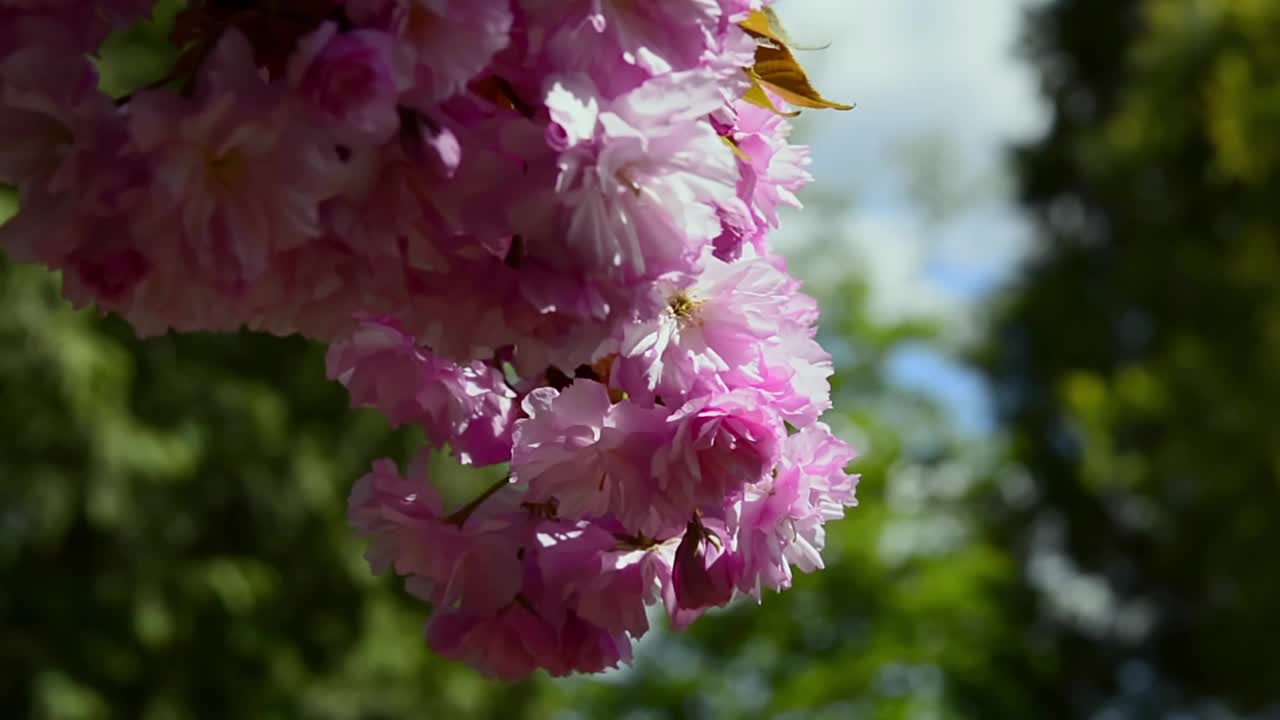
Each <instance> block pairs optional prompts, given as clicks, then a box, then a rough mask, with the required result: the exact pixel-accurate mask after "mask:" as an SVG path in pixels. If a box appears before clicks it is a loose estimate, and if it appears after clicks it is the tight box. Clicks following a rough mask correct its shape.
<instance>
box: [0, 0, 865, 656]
mask: <svg viewBox="0 0 1280 720" xmlns="http://www.w3.org/2000/svg"><path fill="white" fill-rule="evenodd" d="M767 4H768V3H767V2H763V0H646V1H645V2H633V1H631V0H273V1H272V2H251V1H247V0H193V1H192V2H189V3H188V4H187V7H186V9H185V10H183V11H182V12H181V14H180V15H179V16H178V18H177V21H176V28H175V30H174V33H173V36H172V39H173V43H174V45H175V48H176V49H177V50H178V54H177V60H176V62H175V63H174V65H173V67H172V68H170V69H169V72H168V74H167V75H165V76H163V77H158V78H156V81H155V82H154V83H152V84H149V85H147V86H146V87H143V88H139V89H137V90H136V91H134V92H132V93H130V94H127V95H124V96H121V97H109V96H107V95H105V94H103V93H102V92H101V91H100V90H99V82H98V78H97V75H96V71H95V64H94V62H95V60H94V54H95V52H96V51H97V49H98V48H99V47H100V46H101V44H102V43H103V41H104V39H105V38H106V37H107V36H108V35H109V34H110V33H112V32H114V31H116V30H120V29H122V28H125V27H127V26H128V25H129V24H131V23H133V22H136V21H138V20H139V19H141V18H144V17H145V16H146V15H147V14H148V12H149V11H150V5H151V3H150V2H141V1H139V0H114V1H111V2H95V3H91V4H85V3H81V2H75V1H73V0H46V1H43V2H33V1H31V0H0V138H3V144H0V183H2V184H8V185H11V186H14V187H16V188H17V189H18V191H19V197H20V208H21V210H20V212H19V214H18V215H17V216H16V217H15V218H14V219H13V220H11V221H10V222H9V223H7V224H5V225H3V226H0V247H3V248H4V249H5V250H6V251H7V252H8V253H9V254H10V255H11V256H12V257H14V258H16V259H19V260H23V261H28V262H38V263H42V264H44V265H46V266H48V267H50V268H53V269H55V270H57V271H60V273H61V275H62V283H63V292H64V293H65V294H66V296H67V297H68V298H70V299H71V300H72V301H73V302H75V303H77V304H80V305H94V306H96V307H98V308H99V309H101V310H103V311H109V312H114V313H117V314H119V315H121V316H122V317H124V318H126V319H127V320H128V321H129V322H130V323H131V324H132V325H133V326H134V327H135V328H136V330H137V331H138V332H139V333H140V334H143V335H146V334H156V333H164V332H168V331H208V330H230V329H235V328H241V327H248V328H252V329H259V330H264V331H267V332H271V333H276V334H291V333H300V334H303V335H306V336H308V337H312V338H316V339H319V340H322V341H325V342H328V343H330V351H329V355H328V366H329V367H328V370H329V373H330V375H331V377H332V378H334V379H336V380H338V381H339V382H341V383H342V384H343V385H345V386H346V388H347V389H348V391H349V393H350V395H351V398H352V402H353V404H355V405H357V406H367V407H375V408H377V409H379V410H380V411H381V412H382V413H383V414H384V415H385V416H386V417H387V418H388V419H389V420H390V421H391V422H393V423H395V424H408V425H413V426H417V427H420V428H421V429H422V430H423V431H424V432H425V434H426V437H427V438H428V439H429V440H430V442H431V444H432V445H433V446H435V447H447V448H448V449H449V450H450V451H451V452H452V454H453V455H454V456H455V457H456V458H457V459H458V460H459V461H460V462H462V463H465V464H469V465H475V466H488V465H499V464H507V468H508V471H507V472H506V478H505V479H504V480H503V481H502V482H500V483H498V484H496V485H495V486H493V487H491V488H488V489H487V490H484V491H483V492H482V493H481V494H479V496H478V497H476V498H475V499H474V500H472V501H471V502H469V503H466V504H465V505H463V506H462V507H457V508H454V507H445V503H444V501H443V499H442V497H441V495H440V494H439V493H438V492H437V490H436V489H435V487H434V486H433V485H432V480H431V479H430V478H428V477H427V472H426V468H427V463H426V455H425V453H426V452H427V451H426V450H424V451H423V452H424V455H423V456H422V457H419V458H418V459H417V460H415V462H414V463H413V464H412V465H411V466H410V467H409V468H408V470H407V472H405V473H404V474H402V473H401V472H400V469H399V468H398V467H397V466H396V465H395V464H394V463H392V462H390V461H385V460H384V461H380V462H378V463H376V464H375V465H374V467H373V470H372V472H371V473H370V474H369V475H367V476H366V477H364V478H362V479H361V480H360V481H359V482H358V483H357V485H356V487H355V489H354V491H353V493H352V496H351V501H350V515H349V516H350V522H351V524H352V526H353V527H354V528H355V529H356V530H357V531H358V532H360V533H361V534H362V535H364V536H365V537H367V538H368V541H369V543H370V550H369V559H370V561H371V563H372V564H373V566H374V568H375V570H377V571H379V572H381V571H387V570H390V571H394V572H395V573H397V574H398V575H401V576H403V577H404V578H406V581H407V587H408V590H409V591H410V592H411V593H413V594H414V595H416V596H418V597H420V598H422V599H423V600H424V601H426V602H428V603H430V604H431V606H432V607H433V610H432V613H431V617H430V621H429V623H428V627H427V639H428V642H429V644H430V646H431V647H432V648H433V649H434V650H435V651H436V652H438V653H440V654H442V655H445V656H448V657H451V658H455V659H458V660H461V661H464V662H467V663H469V664H471V665H473V666H475V667H477V668H479V669H480V670H482V671H484V672H486V673H488V674H491V675H494V676H498V677H502V678H518V677H522V676H524V675H526V674H528V673H530V672H531V671H533V670H535V669H538V668H542V669H545V670H546V671H548V672H550V673H551V674H554V675H563V674H568V673H573V672H597V671H601V670H604V669H606V668H610V667H615V666H617V665H618V664H619V663H622V662H626V661H628V660H629V659H630V655H631V648H632V645H633V643H634V641H635V640H636V639H638V638H639V637H641V636H642V635H643V634H644V633H645V632H646V631H647V630H648V627H649V619H648V612H647V609H648V608H649V607H650V606H655V607H656V606H661V607H662V608H664V609H665V612H666V614H667V615H668V616H669V618H670V621H671V622H672V624H673V625H675V626H676V627H684V626H686V625H687V624H688V623H690V622H692V621H693V620H694V619H696V618H697V617H698V616H699V615H700V614H702V613H703V612H705V611H706V610H707V609H709V608H714V607H719V606H723V605H726V604H727V603H729V602H730V601H732V600H733V599H734V598H735V597H737V596H747V597H751V598H754V599H755V600H757V601H759V600H760V598H761V593H762V591H764V590H766V589H770V590H783V589H785V588H787V587H789V586H790V585H791V582H792V570H793V568H798V569H799V570H801V571H805V572H808V571H812V570H814V569H817V568H820V567H822V558H821V555H820V551H821V550H822V547H823V544H824V534H823V527H824V524H825V523H826V522H827V521H828V520H832V519H835V518H838V517H841V516H842V515H843V512H844V509H845V508H846V507H848V506H852V505H854V504H855V497H854V490H855V485H856V477H854V476H850V475H848V474H846V472H845V469H844V468H845V466H846V465H847V464H848V463H849V462H850V461H851V460H852V458H853V452H852V451H851V450H850V449H849V448H848V447H847V446H846V445H845V444H844V443H843V442H842V441H840V440H839V439H837V438H836V437H835V436H834V435H833V434H832V433H831V431H830V429H829V428H828V427H827V426H826V425H824V424H823V423H822V422H821V421H820V420H819V416H820V415H821V414H822V413H823V412H824V411H825V410H827V409H828V408H829V407H830V399H829V395H830V393H829V388H828V378H829V377H830V375H831V373H832V368H831V362H830V358H829V356H828V355H827V354H826V353H825V352H824V351H823V349H822V348H821V347H820V346H819V345H818V343H817V342H816V341H815V325H816V322H817V317H818V310H817V305H816V303H815V302H814V301H813V300H812V299H811V298H809V297H807V296H805V295H803V294H802V293H801V292H800V288H799V283H798V282H797V281H795V280H794V279H793V278H791V277H790V276H789V275H788V274H787V271H786V267H785V264H784V263H783V261H782V260H781V259H780V258H779V257H778V256H776V255H774V254H773V253H772V252H771V250H770V248H769V245H768V235H769V233H770V231H771V230H773V229H774V228H776V227H777V225H778V222H779V218H778V209H779V208H780V207H782V206H795V207H798V206H799V202H798V201H797V199H796V196H795V193H796V191H797V190H799V188H801V187H802V186H803V185H805V184H806V183H807V182H808V181H809V180H810V176H809V174H808V172H807V170H806V167H807V165H808V163H809V157H808V153H807V150H806V149H804V148H802V147H798V146H795V145H792V144H791V143H790V142H789V139H788V136H789V133H790V128H789V125H788V124H787V122H786V120H785V118H784V117H782V115H781V114H780V112H779V110H778V109H779V108H782V107H785V105H786V104H785V102H784V101H785V100H786V99H788V98H787V97H786V94H785V93H783V94H782V95H775V94H773V93H772V92H771V91H770V90H769V89H768V88H766V87H762V86H761V84H760V83H759V82H758V80H759V78H758V76H757V75H756V74H754V72H744V69H750V68H752V67H753V64H755V63H756V59H757V53H758V52H759V50H760V48H761V47H762V46H764V47H767V48H770V50H771V52H773V53H775V54H776V53H779V52H785V47H782V46H780V45H779V43H780V40H779V38H778V37H777V36H776V35H774V34H773V33H772V32H769V31H761V30H760V26H759V25H756V26H755V30H754V31H753V30H752V29H751V27H749V26H748V25H747V23H748V21H750V20H752V19H753V18H754V19H756V20H759V19H760V18H761V17H762V16H763V13H764V11H765V9H764V8H763V7H762V5H767ZM805 87H807V84H806V85H805ZM753 94H754V98H753V97H752V95H753ZM761 99H763V102H761V101H760V100H761ZM824 102H825V101H824ZM478 490H481V489H478Z"/></svg>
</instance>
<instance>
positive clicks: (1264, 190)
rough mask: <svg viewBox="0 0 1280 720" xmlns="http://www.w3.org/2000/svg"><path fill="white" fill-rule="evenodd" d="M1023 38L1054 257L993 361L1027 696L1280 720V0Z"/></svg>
mask: <svg viewBox="0 0 1280 720" xmlns="http://www.w3.org/2000/svg"><path fill="white" fill-rule="evenodd" d="M1027 38H1028V46H1029V48H1030V52H1031V55H1032V57H1033V59H1034V61H1035V62H1036V64H1037V66H1038V68H1039V71H1040V75H1041V79H1042V84H1043V87H1044V90H1045V93H1046V95H1047V96H1048V98H1049V99H1050V100H1051V102H1052V107H1053V122H1052V127H1051V130H1050V131H1049V133H1048V134H1047V135H1046V136H1045V137H1044V138H1043V139H1042V140H1040V141H1039V142H1037V143H1035V144H1033V145H1031V146H1029V147H1025V148H1023V149H1021V151H1020V152H1019V153H1018V166H1019V170H1020V175H1021V181H1022V194H1023V198H1024V200H1025V202H1026V204H1027V206H1028V207H1029V208H1030V209H1031V210H1032V211H1033V213H1034V215H1035V217H1036V220H1037V223H1038V226H1039V228H1040V231H1041V232H1040V234H1041V236H1042V238H1043V241H1044V253H1043V255H1042V257H1041V258H1040V259H1039V260H1038V261H1036V262H1035V263H1034V264H1033V266H1032V267H1031V268H1030V270H1029V272H1028V273H1027V275H1026V277H1025V279H1024V281H1023V282H1022V283H1021V284H1020V286H1019V287H1018V288H1016V290H1015V291H1014V292H1013V293H1012V294H1011V296H1010V297H1009V298H1008V300H1007V302H1006V303H1005V306H1004V307H1003V309H1002V311H1001V313H1000V317H999V320H998V322H997V326H996V330H995V332H994V333H993V335H992V337H991V340H990V346H989V348H988V350H987V351H986V353H985V362H986V365H987V367H988V370H989V373H990V377H991V378H992V380H993V382H994V385H995V388H996V391H997V395H998V398H999V401H1000V407H1001V412H1002V416H1003V419H1004V423H1005V426H1006V427H1007V428H1008V430H1009V432H1010V434H1011V436H1012V446H1013V452H1014V456H1015V459H1016V460H1017V461H1018V462H1020V463H1021V464H1022V465H1024V466H1025V467H1027V468H1028V469H1029V470H1030V473H1031V476H1032V478H1033V480H1034V487H1035V490H1036V497H1035V499H1034V502H1031V503H1029V504H1026V505H1024V506H1021V507H1017V508H1011V512H1010V513H1009V515H1008V518H1007V522H1006V523H1005V524H1004V530H1005V532H1006V533H1007V535H1006V541H1007V542H1008V543H1009V544H1010V545H1011V546H1012V547H1016V548H1017V551H1018V553H1019V556H1020V558H1021V559H1022V562H1023V565H1022V567H1023V570H1024V580H1025V582H1026V584H1027V587H1028V590H1029V595H1027V596H1026V602H1025V603H1023V604H1022V605H1021V606H1020V607H1019V606H1018V605H1017V604H1015V605H1014V606H1012V607H1011V609H1010V612H1011V613H1013V614H1014V615H1015V616H1020V617H1021V618H1022V622H1025V623H1026V624H1027V634H1026V641H1025V642H1026V646H1027V648H1028V650H1029V651H1030V652H1031V653H1032V654H1033V655H1034V657H1036V658H1037V662H1036V663H1035V664H1033V665H1031V666H1030V667H1031V668H1032V675H1033V678H1032V679H1029V680H1028V686H1029V687H1032V688H1034V691H1035V692H1036V696H1037V697H1038V698H1039V699H1040V701H1041V702H1042V704H1043V706H1044V707H1045V708H1049V709H1052V710H1053V711H1054V712H1056V713H1057V714H1060V715H1063V716H1086V715H1091V714H1093V713H1095V712H1098V711H1103V710H1110V711H1113V712H1116V713H1119V715H1118V716H1120V717H1164V716H1166V714H1167V713H1173V712H1175V711H1182V712H1189V713H1191V715H1192V716H1195V717H1205V716H1212V715H1213V713H1218V712H1221V713H1228V712H1232V713H1245V714H1252V713H1266V712H1271V713H1275V712H1280V710H1278V709H1277V707H1278V706H1277V705H1276V703H1277V701H1280V660H1277V656H1276V654H1275V652H1274V650H1273V648H1271V647H1270V644H1271V643H1270V642H1269V639H1270V638H1275V637H1280V615H1277V613H1276V612H1275V608H1276V607H1277V605H1280V574H1277V573H1275V572H1274V571H1273V570H1272V569H1271V567H1272V566H1271V562H1272V560H1271V558H1272V556H1273V555H1274V554H1275V552H1276V549H1277V548H1280V524H1277V523H1276V522H1275V521H1274V517H1273V516H1274V513H1275V511H1276V509H1277V508H1280V450H1278V448H1280V414H1278V413H1277V410H1276V407H1277V405H1278V404H1280V282H1277V280H1278V279H1280V203H1278V202H1277V199H1278V198H1280V134H1278V133H1277V128H1280V4H1277V3H1275V2H1266V1H1247V0H1239V1H1229V0H1218V1H1212V0H1207V1H1204V2H1183V1H1182V0H1145V1H1144V2H1123V3H1116V2H1111V1H1110V0H1062V1H1061V2H1057V3H1054V4H1052V5H1050V6H1049V7H1047V8H1046V9H1045V10H1043V11H1041V12H1039V13H1038V14H1037V15H1036V16H1035V17H1034V22H1033V23H1032V25H1031V27H1030V28H1029V31H1028V34H1027ZM1268 708H1270V709H1269V710H1268Z"/></svg>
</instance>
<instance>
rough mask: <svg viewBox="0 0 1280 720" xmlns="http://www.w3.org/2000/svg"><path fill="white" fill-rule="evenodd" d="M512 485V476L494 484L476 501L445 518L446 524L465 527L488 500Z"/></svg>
mask: <svg viewBox="0 0 1280 720" xmlns="http://www.w3.org/2000/svg"><path fill="white" fill-rule="evenodd" d="M510 484H511V476H509V475H508V476H507V477H504V478H502V479H501V480H499V481H498V482H496V483H494V484H493V486H492V487H490V488H489V489H488V490H485V491H484V492H482V493H480V495H479V497H477V498H476V499H475V500H472V501H471V502H469V503H467V504H466V505H463V506H462V507H461V508H458V510H457V512H455V513H453V514H452V515H450V516H449V517H447V518H445V522H447V523H450V524H452V525H457V526H458V527H462V526H463V525H465V524H466V522H467V520H468V519H470V518H471V514H472V513H474V512H475V511H476V509H477V508H479V507H480V506H481V505H483V504H484V502H485V501H486V500H488V499H489V498H491V497H493V496H494V494H495V493H497V492H498V491H499V490H501V489H502V488H504V487H506V486H507V485H510Z"/></svg>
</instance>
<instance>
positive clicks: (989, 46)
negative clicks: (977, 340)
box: [775, 0, 1048, 433]
mask: <svg viewBox="0 0 1280 720" xmlns="http://www.w3.org/2000/svg"><path fill="white" fill-rule="evenodd" d="M1036 4H1039V3H1038V2H1037V0H780V2H779V3H778V4H777V5H776V6H775V7H776V9H777V11H778V13H779V15H780V16H781V18H782V21H783V23H784V24H785V25H786V27H787V30H788V31H789V33H790V34H791V36H792V39H793V40H794V41H795V42H796V43H797V44H799V45H804V46H814V47H819V46H828V45H829V47H826V49H824V50H821V51H813V52H803V53H802V54H801V61H802V62H803V63H804V64H805V66H806V68H808V69H809V72H810V76H811V77H812V79H813V80H814V82H815V85H817V86H818V88H819V89H820V90H821V91H822V92H823V93H824V94H825V95H827V96H828V97H831V98H832V99H836V100H840V101H845V102H849V101H852V102H856V103H857V105H858V107H857V109H855V110H853V111H852V112H848V113H834V112H821V113H816V112H808V113H805V114H804V115H803V116H802V117H801V118H799V119H798V120H797V138H798V139H799V141H801V142H805V143H807V144H809V145H811V146H812V147H813V150H814V165H813V172H814V174H815V175H816V176H817V178H818V180H817V184H816V185H815V186H814V188H813V189H814V190H821V191H824V192H835V193H840V194H847V195H849V196H850V197H852V199H853V203H852V205H851V208H850V210H849V211H848V213H846V214H845V215H844V216H843V217H842V218H841V219H840V223H841V225H842V227H839V228H836V229H831V228H827V227H818V226H817V225H816V224H815V221H814V220H812V219H811V216H810V219H806V216H805V215H804V214H803V213H799V214H793V215H790V216H789V217H787V218H786V223H787V224H786V225H784V229H783V231H782V232H781V233H780V235H779V238H778V240H779V245H780V247H781V248H782V249H783V251H784V252H787V251H788V250H794V249H798V248H801V247H803V246H804V245H806V244H808V243H813V242H821V243H823V245H824V247H830V245H829V241H830V238H831V236H832V235H838V236H839V237H842V238H843V239H844V240H845V243H844V247H843V248H842V251H843V253H845V258H844V259H845V260H846V261H847V262H849V263H857V264H859V265H861V266H863V267H865V268H866V272H867V276H868V279H869V283H870V289H871V299H870V302H871V308H870V309H871V312H872V313H873V314H874V315H875V316H876V317H878V318H880V319H882V320H884V321H894V320H900V319H905V318H913V317H929V318H935V319H938V320H940V321H942V324H943V326H944V327H945V328H946V330H945V333H944V337H943V338H942V341H941V344H942V345H943V346H945V347H953V348H954V347H963V346H964V344H965V343H967V342H970V341H972V340H973V339H974V337H975V333H976V331H977V329H978V328H979V327H980V322H981V313H982V311H983V307H984V303H983V301H984V300H985V299H986V298H988V297H989V296H990V294H991V292H992V291H993V290H994V289H996V288H998V287H1000V286H1001V285H1002V284H1003V283H1006V282H1008V281H1009V280H1010V279H1011V277H1012V276H1013V273H1014V271H1015V270H1016V268H1017V265H1018V264H1019V263H1020V262H1021V261H1022V260H1023V259H1025V258H1026V257H1027V256H1028V255H1029V254H1030V253H1031V252H1033V250H1034V241H1033V234H1032V232H1031V228H1030V226H1029V225H1028V223H1027V221H1026V218H1025V217H1024V216H1023V215H1022V214H1021V212H1020V211H1019V209H1018V207H1017V205H1016V203H1015V202H1014V201H1013V198H1012V195H1011V187H1012V185H1013V183H1012V178H1011V177H1010V176H1009V171H1008V168H1007V164H1006V161H1005V160H1006V158H1005V151H1006V148H1007V147H1008V146H1009V145H1010V144H1012V143H1016V142H1025V141H1028V140H1033V139H1035V138H1036V137H1037V136H1039V135H1040V134H1041V133H1042V132H1043V131H1044V128H1045V124H1046V121H1047V118H1048V112H1047V108H1046V107H1045V105H1044V103H1043V102H1042V100H1041V98H1040V96H1039V93H1038V90H1037V87H1036V79H1035V76H1034V73H1033V71H1032V68H1031V67H1030V66H1029V65H1027V64H1026V63H1025V62H1023V61H1022V60H1021V59H1020V58H1019V57H1018V56H1017V54H1016V52H1015V51H1016V46H1017V42H1018V36H1019V31H1020V28H1021V22H1022V15H1023V12H1024V10H1025V9H1026V8H1028V7H1030V6H1033V5H1036ZM920 156H926V157H932V158H934V162H932V163H927V164H926V165H931V166H932V167H934V168H935V169H941V172H939V173H936V174H934V175H929V176H922V175H921V174H920V173H914V172H913V171H912V168H913V167H914V166H915V165H919V163H915V164H913V163H912V161H911V160H910V158H911V157H920ZM919 177H926V178H927V179H928V180H929V181H930V185H931V187H934V188H936V189H940V190H941V192H940V193H933V196H941V197H944V198H947V199H950V200H951V202H948V203H945V204H943V205H942V206H940V207H941V209H940V210H939V211H937V212H933V213H931V212H929V211H928V206H927V205H926V204H924V203H922V201H921V200H920V198H921V193H919V192H916V191H914V190H913V187H915V186H917V185H919V183H918V182H916V181H915V179H916V178H919ZM824 252H825V251H824ZM827 264H828V266H832V267H842V266H847V265H846V264H845V263H827ZM796 271H797V273H798V274H800V275H802V276H804V275H805V274H806V273H808V274H810V277H806V278H804V279H806V280H807V281H809V282H811V283H812V284H816V285H821V283H822V282H823V278H822V277H820V272H821V268H818V267H812V266H811V267H807V268H806V267H804V266H803V265H801V266H798V267H796ZM886 374H887V376H888V377H889V378H890V379H891V380H893V381H894V382H898V383H900V384H903V385H905V386H909V387H914V388H920V389H924V390H927V391H929V392H931V393H933V394H934V395H936V396H937V397H938V398H939V399H940V400H941V401H942V402H943V403H944V405H945V406H946V407H947V409H948V410H949V412H950V413H951V415H952V417H953V419H954V421H955V423H956V425H957V428H958V429H960V430H964V431H969V432H979V433H980V432H985V431H987V430H988V429H990V427H991V417H990V403H989V399H988V395H987V392H986V389H985V387H984V385H983V384H982V381H981V379H980V378H978V377H977V375H976V374H974V373H973V372H972V371H971V370H969V369H968V368H964V367H962V366H959V365H957V364H956V363H955V362H953V361H951V360H949V359H948V358H946V356H945V355H944V354H943V353H940V352H939V351H938V350H937V349H935V348H933V347H930V346H927V345H912V346H908V347H905V348H903V349H902V350H901V351H900V352H898V353H896V354H895V355H894V357H893V359H892V361H891V363H890V365H889V367H888V368H886Z"/></svg>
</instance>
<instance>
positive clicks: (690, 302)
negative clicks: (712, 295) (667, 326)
mask: <svg viewBox="0 0 1280 720" xmlns="http://www.w3.org/2000/svg"><path fill="white" fill-rule="evenodd" d="M702 302H703V301H701V300H695V299H693V298H691V297H689V296H688V294H686V293H678V294H677V295H676V296H675V297H673V298H671V302H670V303H668V305H667V307H668V309H669V310H670V311H671V314H672V316H674V317H675V318H676V319H677V320H680V321H681V322H688V321H690V320H693V317H694V314H695V313H697V311H698V308H699V307H700V306H701V305H702Z"/></svg>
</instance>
